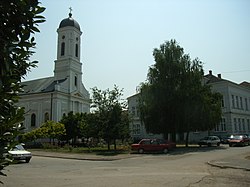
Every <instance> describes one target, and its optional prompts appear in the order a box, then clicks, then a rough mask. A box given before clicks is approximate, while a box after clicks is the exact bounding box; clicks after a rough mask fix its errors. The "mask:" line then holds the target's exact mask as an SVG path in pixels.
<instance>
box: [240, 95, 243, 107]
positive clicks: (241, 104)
mask: <svg viewBox="0 0 250 187" xmlns="http://www.w3.org/2000/svg"><path fill="white" fill-rule="evenodd" d="M240 108H241V109H243V102H242V97H240Z"/></svg>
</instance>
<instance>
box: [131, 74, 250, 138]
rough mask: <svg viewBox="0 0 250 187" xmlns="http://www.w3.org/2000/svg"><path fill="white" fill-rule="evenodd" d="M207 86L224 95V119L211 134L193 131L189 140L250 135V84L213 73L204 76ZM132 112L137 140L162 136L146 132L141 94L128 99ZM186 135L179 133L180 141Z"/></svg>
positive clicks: (133, 128)
mask: <svg viewBox="0 0 250 187" xmlns="http://www.w3.org/2000/svg"><path fill="white" fill-rule="evenodd" d="M204 81H205V83H206V84H209V85H211V88H212V90H213V91H215V92H219V93H221V94H222V96H223V99H222V102H221V107H222V117H221V122H220V124H218V125H217V126H216V128H215V129H213V130H212V131H210V132H191V133H190V135H189V140H190V141H191V142H192V141H193V142H195V141H197V140H198V139H200V138H202V137H203V136H206V135H208V133H209V134H213V135H218V136H220V137H225V136H228V135H230V134H250V83H248V82H243V83H241V84H237V83H234V82H232V81H229V80H226V79H223V78H222V77H221V74H218V75H217V76H215V75H213V74H212V71H209V74H207V75H205V76H204ZM128 109H129V113H130V114H131V116H132V120H131V123H130V129H131V136H132V138H134V139H141V138H159V137H162V135H155V134H150V133H147V132H146V129H145V127H144V124H143V122H142V121H141V119H140V115H139V110H138V94H135V95H133V96H131V97H129V98H128ZM184 136H185V134H177V136H176V137H177V140H179V141H182V140H184Z"/></svg>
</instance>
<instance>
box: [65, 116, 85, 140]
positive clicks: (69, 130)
mask: <svg viewBox="0 0 250 187" xmlns="http://www.w3.org/2000/svg"><path fill="white" fill-rule="evenodd" d="M60 123H62V124H64V125H65V129H66V135H65V139H66V140H67V141H69V140H72V145H75V144H76V140H77V138H82V137H86V132H87V129H86V128H87V123H86V120H85V119H84V113H76V114H74V113H73V112H70V113H68V115H67V116H64V117H63V118H62V120H61V121H60Z"/></svg>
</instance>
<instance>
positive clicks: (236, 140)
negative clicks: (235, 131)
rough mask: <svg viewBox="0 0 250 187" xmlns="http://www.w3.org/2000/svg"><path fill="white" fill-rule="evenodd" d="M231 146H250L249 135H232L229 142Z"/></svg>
mask: <svg viewBox="0 0 250 187" xmlns="http://www.w3.org/2000/svg"><path fill="white" fill-rule="evenodd" d="M228 143H229V146H230V147H232V146H237V145H239V146H245V145H250V139H249V137H248V136H247V135H231V136H230V139H229V140H228Z"/></svg>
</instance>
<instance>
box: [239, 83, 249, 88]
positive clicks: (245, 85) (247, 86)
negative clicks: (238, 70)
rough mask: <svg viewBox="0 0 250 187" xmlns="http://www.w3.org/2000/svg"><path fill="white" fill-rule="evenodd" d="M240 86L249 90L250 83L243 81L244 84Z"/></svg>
mask: <svg viewBox="0 0 250 187" xmlns="http://www.w3.org/2000/svg"><path fill="white" fill-rule="evenodd" d="M240 85H241V86H244V87H246V88H248V89H250V82H246V81H244V82H242V83H240Z"/></svg>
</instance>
